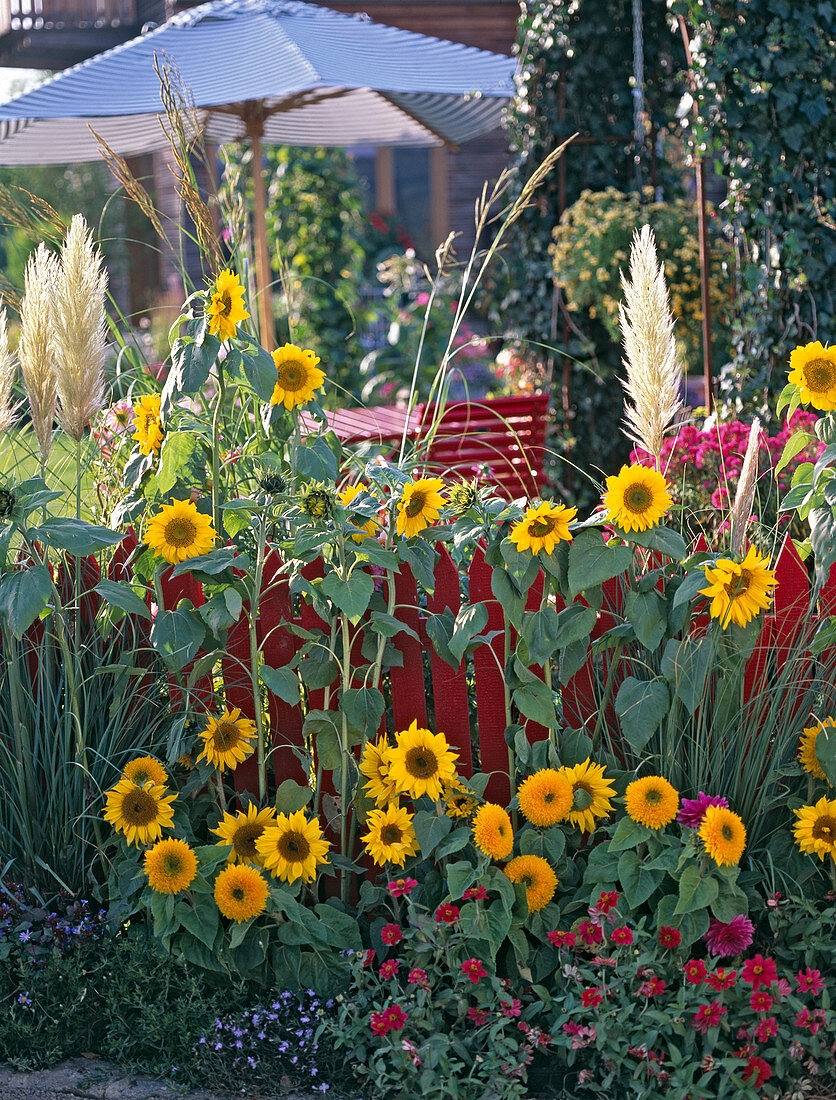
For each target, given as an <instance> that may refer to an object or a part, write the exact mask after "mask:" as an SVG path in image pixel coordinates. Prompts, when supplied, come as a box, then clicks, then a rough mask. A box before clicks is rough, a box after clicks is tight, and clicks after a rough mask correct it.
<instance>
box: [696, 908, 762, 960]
mask: <svg viewBox="0 0 836 1100" xmlns="http://www.w3.org/2000/svg"><path fill="white" fill-rule="evenodd" d="M754 933H755V926H754V925H753V924H752V922H751V921H750V920H749V918H748V917H744V916H743V914H741V915H740V916H738V917H735V918H734V920H730V921H729V923H728V924H724V923H723V922H722V921H721V920H717V919H716V918H713V919H712V920H711V921H710V922H709V925H708V931H707V932H706V933H705V935H704V936H703V939H704V940H705V942H706V943H707V944H708V950H709V951H710V952H711V954H712V955H728V956H729V957H731V956H733V955H739V954H740V953H741V951H745V950H746V948H747V947H748V946H749V945H750V944H751V942H752V940H753V938H754Z"/></svg>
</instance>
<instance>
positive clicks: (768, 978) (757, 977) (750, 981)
mask: <svg viewBox="0 0 836 1100" xmlns="http://www.w3.org/2000/svg"><path fill="white" fill-rule="evenodd" d="M740 977H741V978H742V979H743V981H744V982H746V983H747V985H751V987H752V988H753V989H754V990H755V991H757V990H758V989H760V987H761V986H762V985H772V983H773V982H774V981H777V979H778V971H777V969H776V968H775V963H774V961H773V960H772V959H765V958H764V957H763V955H754V956H753V957H752V958H751V959H747V960H746V962H745V963H744V964H743V969H742V970H741V972H740Z"/></svg>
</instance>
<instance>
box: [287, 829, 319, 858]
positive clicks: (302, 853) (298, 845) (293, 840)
mask: <svg viewBox="0 0 836 1100" xmlns="http://www.w3.org/2000/svg"><path fill="white" fill-rule="evenodd" d="M279 854H280V855H281V856H282V857H283V858H284V859H286V860H287V861H288V863H303V862H304V861H305V860H306V859H307V858H308V856H309V855H310V854H311V846H310V844H309V843H308V841H307V839H306V838H305V837H304V836H303V835H302V834H301V833H298V832H296V830H295V829H291V830H290V832H287V833H285V834H284V835H283V836H282V838H281V840H280V841H279Z"/></svg>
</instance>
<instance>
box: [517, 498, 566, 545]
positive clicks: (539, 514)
mask: <svg viewBox="0 0 836 1100" xmlns="http://www.w3.org/2000/svg"><path fill="white" fill-rule="evenodd" d="M577 514H578V510H577V508H567V507H566V506H565V505H564V504H559V505H555V504H549V503H548V502H547V501H543V503H542V504H538V505H537V507H536V508H529V509H528V511H527V512H526V513H525V515H524V516H523V518H522V519H521V520H520V521H519V522H518V523H515V524H514V526H513V527H512V528H511V533H510V534H509V536H508V538H509V540H510V541H511V542H513V543H514V545H515V546H516V548H517V549H518V550H519V551H520V552H522V551H523V550H530V551H531V553H532V554H539V553H540V551H541V550H545V552H546V553H547V554H551V552H552V550H554V548H555V546H556V545H557V544H558V543H559V542H571V540H572V532H571V531H570V530H569V524H570V523H571V522H572V521H573V520H574V518H575V517H576V516H577Z"/></svg>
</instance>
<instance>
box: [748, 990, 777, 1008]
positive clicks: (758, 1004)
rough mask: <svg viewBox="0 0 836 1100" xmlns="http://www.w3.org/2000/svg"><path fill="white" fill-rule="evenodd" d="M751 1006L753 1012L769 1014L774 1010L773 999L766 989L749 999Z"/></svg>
mask: <svg viewBox="0 0 836 1100" xmlns="http://www.w3.org/2000/svg"><path fill="white" fill-rule="evenodd" d="M749 1006H750V1007H751V1009H752V1011H753V1012H769V1010H770V1008H772V998H771V997H770V996H769V994H768V993H767V992H766V990H765V989H763V990H760V991H759V992H758V993H753V994H752V996H751V997H750V998H749Z"/></svg>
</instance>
